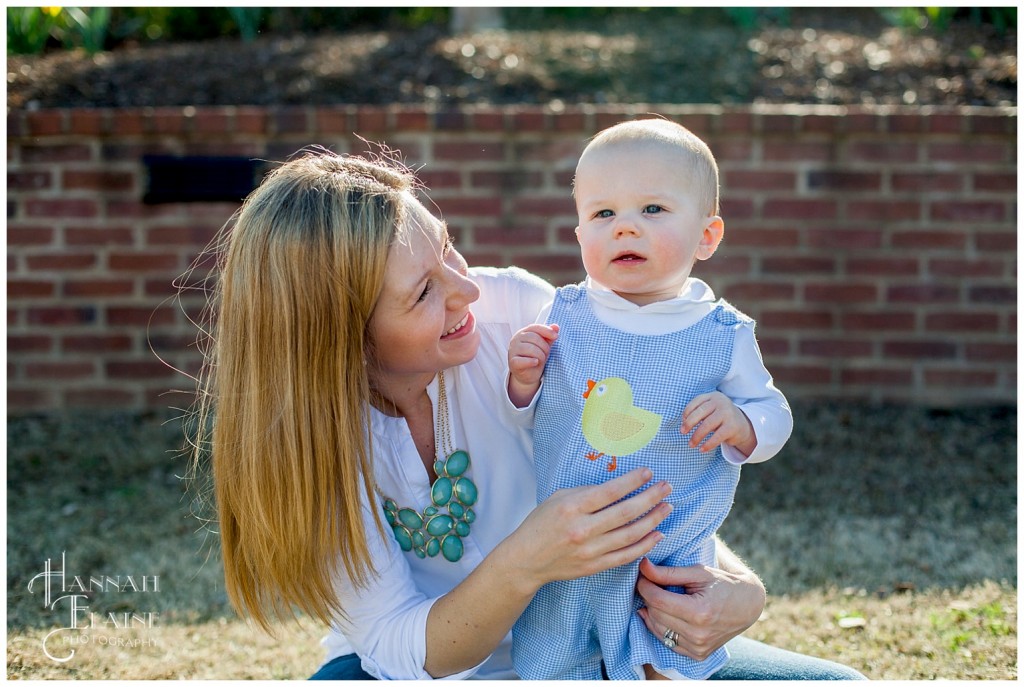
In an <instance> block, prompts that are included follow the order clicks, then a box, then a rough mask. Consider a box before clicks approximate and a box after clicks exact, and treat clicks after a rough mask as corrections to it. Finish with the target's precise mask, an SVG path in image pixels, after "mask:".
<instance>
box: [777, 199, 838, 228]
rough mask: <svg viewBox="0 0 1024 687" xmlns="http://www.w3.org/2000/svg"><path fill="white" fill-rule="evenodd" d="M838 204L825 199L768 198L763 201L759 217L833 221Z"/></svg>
mask: <svg viewBox="0 0 1024 687" xmlns="http://www.w3.org/2000/svg"><path fill="white" fill-rule="evenodd" d="M837 210H838V203H837V202H836V201H834V200H827V199H817V198H815V199H809V198H769V199H767V200H765V201H764V207H763V208H762V210H761V216H762V217H764V218H765V219H773V220H774V219H799V220H811V219H813V220H815V221H819V222H820V221H822V220H827V219H834V218H835V217H836V215H837Z"/></svg>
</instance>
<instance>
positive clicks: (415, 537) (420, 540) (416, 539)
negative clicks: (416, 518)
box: [412, 530, 427, 549]
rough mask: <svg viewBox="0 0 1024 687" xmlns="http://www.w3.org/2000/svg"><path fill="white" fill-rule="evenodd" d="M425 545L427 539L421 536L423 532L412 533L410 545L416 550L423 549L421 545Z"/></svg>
mask: <svg viewBox="0 0 1024 687" xmlns="http://www.w3.org/2000/svg"><path fill="white" fill-rule="evenodd" d="M426 543H427V538H426V537H424V536H423V530H416V531H415V532H413V533H412V545H413V546H415V547H416V548H418V549H419V548H423V545H424V544H426Z"/></svg>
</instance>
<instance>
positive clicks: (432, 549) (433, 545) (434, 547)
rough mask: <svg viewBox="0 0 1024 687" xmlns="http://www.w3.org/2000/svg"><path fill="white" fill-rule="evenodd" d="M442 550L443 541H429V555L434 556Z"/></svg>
mask: <svg viewBox="0 0 1024 687" xmlns="http://www.w3.org/2000/svg"><path fill="white" fill-rule="evenodd" d="M440 551H441V542H440V540H438V539H431V540H430V541H428V542H427V555H428V556H430V557H431V558H433V557H434V556H436V555H437V554H438V553H439V552H440Z"/></svg>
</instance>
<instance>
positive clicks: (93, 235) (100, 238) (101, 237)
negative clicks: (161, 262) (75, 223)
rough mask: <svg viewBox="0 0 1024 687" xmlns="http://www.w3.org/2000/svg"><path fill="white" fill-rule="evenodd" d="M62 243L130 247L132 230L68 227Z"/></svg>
mask: <svg viewBox="0 0 1024 687" xmlns="http://www.w3.org/2000/svg"><path fill="white" fill-rule="evenodd" d="M64 241H65V243H67V245H69V246H109V245H131V244H132V242H133V241H134V230H133V229H132V228H131V227H68V228H67V229H65V230H64Z"/></svg>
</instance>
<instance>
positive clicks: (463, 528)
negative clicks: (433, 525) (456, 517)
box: [455, 520, 469, 537]
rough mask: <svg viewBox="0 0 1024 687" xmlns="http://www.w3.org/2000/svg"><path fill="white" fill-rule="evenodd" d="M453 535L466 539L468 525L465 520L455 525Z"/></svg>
mask: <svg viewBox="0 0 1024 687" xmlns="http://www.w3.org/2000/svg"><path fill="white" fill-rule="evenodd" d="M455 534H457V535H459V536H460V537H468V536H469V523H468V522H466V521H465V520H460V521H459V522H457V523H455Z"/></svg>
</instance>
